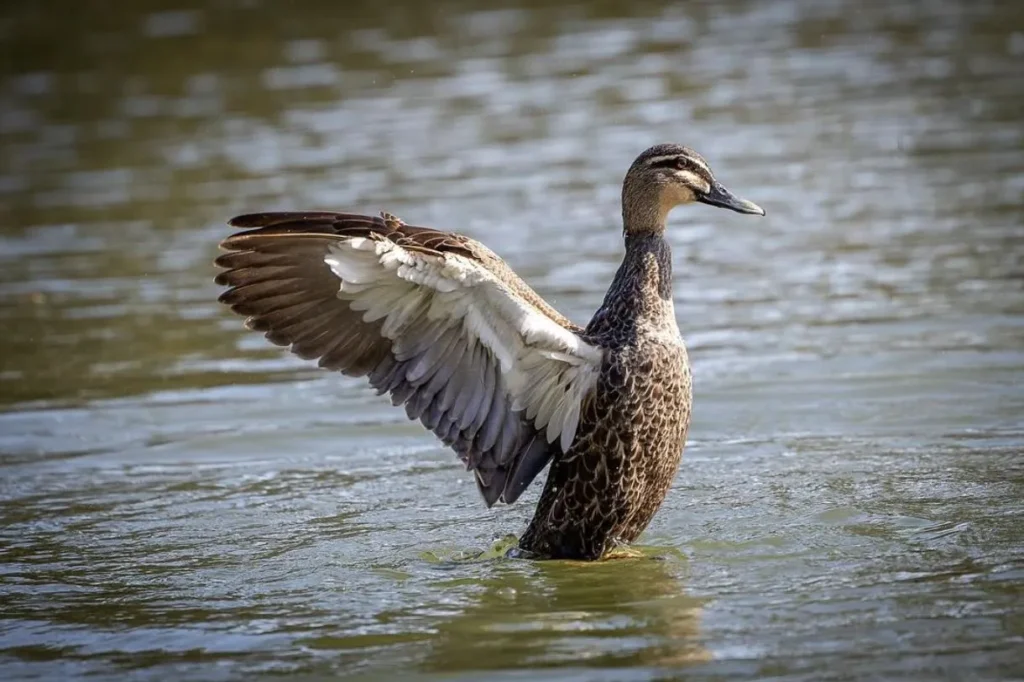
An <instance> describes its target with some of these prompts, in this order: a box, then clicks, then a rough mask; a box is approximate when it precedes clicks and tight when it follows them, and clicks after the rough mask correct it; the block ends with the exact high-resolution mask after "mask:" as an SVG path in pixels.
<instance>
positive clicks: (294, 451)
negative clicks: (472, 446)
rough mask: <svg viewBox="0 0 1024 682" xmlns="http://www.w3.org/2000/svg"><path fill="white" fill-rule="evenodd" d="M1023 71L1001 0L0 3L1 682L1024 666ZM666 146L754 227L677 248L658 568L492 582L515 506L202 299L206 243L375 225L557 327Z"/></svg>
mask: <svg viewBox="0 0 1024 682" xmlns="http://www.w3.org/2000/svg"><path fill="white" fill-rule="evenodd" d="M1022 62H1024V4H1021V3H1014V2H1009V1H1008V0H1006V1H1001V2H1000V1H996V0H975V1H972V2H968V1H967V0H962V1H956V0H945V1H943V0H932V1H928V0H918V1H913V0H896V1H894V2H879V1H870V2H858V1H855V0H824V1H818V0H813V1H812V0H771V1H755V0H717V1H715V2H711V1H707V2H686V3H682V2H679V3H671V2H645V1H632V2H617V1H608V2H554V3H546V2H543V3H542V2H534V1H533V0H518V1H517V0H495V2H489V3H484V2H480V1H477V2H472V1H469V0H448V1H443V0H442V1H440V2H411V1H404V0H398V1H395V2H357V1H355V0H352V1H349V2H345V3H338V2H315V1H312V0H310V1H306V2H303V1H295V2H287V3H286V2H273V1H271V0H210V1H209V2H198V1H195V0H105V1H103V0H95V1H93V2H71V1H70V0H67V1H60V0H49V1H42V2H34V1H33V2H29V1H27V0H8V1H7V2H5V3H4V4H3V7H2V9H0V329H2V332H0V676H2V677H3V678H4V679H10V680H15V679H29V678H33V679H41V678H59V679H67V678H69V677H75V676H79V675H85V674H89V675H93V676H95V679H105V678H115V677H116V678H118V679H168V678H172V679H181V680H184V679H203V680H213V679H252V678H253V677H254V676H259V675H282V674H289V675H292V676H297V677H302V676H308V677H313V676H326V675H330V676H347V677H351V678H366V679H370V678H380V679H392V678H394V677H395V676H399V677H401V679H438V678H439V677H449V676H460V675H461V676H465V678H466V679H480V678H481V676H483V677H487V678H488V679H512V678H513V677H514V676H515V675H516V674H521V672H522V671H523V670H524V669H525V670H528V671H532V673H531V674H533V675H534V676H537V677H540V678H542V679H566V680H569V679H587V680H598V679H609V680H612V679H614V680H624V679H629V680H633V679H636V680H643V679H660V678H664V677H666V676H669V677H671V676H677V675H680V674H684V673H683V671H684V670H685V675H686V676H687V678H688V679H708V680H710V679H716V680H717V679H786V680H790V679H792V680H797V679H800V680H804V679H814V680H823V679H854V678H866V677H873V678H888V679H893V678H900V679H920V680H935V679H943V678H948V679H957V680H960V679H1000V678H1004V679H1010V678H1014V677H1017V678H1019V677H1021V676H1024V663H1022V661H1024V656H1022V653H1021V652H1022V651H1024V606H1022V604H1024V508H1022V506H1021V500H1022V499H1024V454H1022V451H1024V123H1022V121H1024V87H1022V86H1024V79H1022V76H1021V74H1022V73H1024V71H1022ZM667 141H674V142H679V143H683V144H686V145H689V146H691V147H694V148H695V149H697V150H698V151H699V152H701V153H702V154H703V155H704V156H705V157H706V158H707V159H708V161H709V163H710V164H711V167H712V168H713V169H714V170H715V171H716V173H717V175H718V177H719V179H720V180H721V181H722V182H723V183H724V184H725V185H726V186H727V187H729V188H730V189H732V190H733V191H735V192H736V193H737V194H739V195H741V196H743V197H746V198H749V199H751V200H753V201H755V202H757V203H758V204H760V205H761V206H763V207H764V208H765V209H766V210H767V217H766V218H764V219H754V218H750V217H744V216H738V215H734V214H728V213H727V212H724V211H716V210H713V209H710V208H708V207H703V206H697V207H687V208H683V209H680V210H677V211H676V212H675V213H674V214H673V218H672V229H671V233H670V237H669V238H670V242H671V243H672V245H673V249H674V260H675V277H676V282H675V285H676V288H675V291H676V310H677V315H678V318H679V323H680V327H681V328H682V330H683V333H684V336H685V338H686V340H687V343H688V345H689V347H690V350H691V359H692V361H693V364H694V376H695V391H696V407H695V411H694V416H693V420H694V421H693V425H692V428H691V433H690V442H689V445H688V446H687V450H686V454H685V456H684V462H683V468H682V470H681V472H680V475H679V477H678V479H677V481H676V484H675V488H674V489H673V491H672V492H671V493H670V496H669V498H668V500H667V501H666V503H665V506H664V507H663V508H662V511H661V512H660V514H659V515H658V516H657V517H656V519H655V521H654V523H653V524H652V526H651V528H650V529H649V530H648V532H647V533H646V534H645V536H644V537H643V538H642V544H643V545H644V546H645V548H644V551H645V553H647V554H648V555H649V557H651V558H649V559H645V560H637V561H625V562H608V563H605V564H602V565H599V566H577V565H572V564H562V563H542V564H535V563H527V562H518V561H508V560H502V559H500V558H498V556H497V554H498V553H497V552H496V551H493V550H491V549H490V548H491V547H492V545H493V544H494V543H495V541H496V540H498V539H499V538H501V537H502V536H505V535H507V534H514V533H519V532H521V531H522V529H523V528H524V526H525V523H526V521H527V520H528V518H529V515H530V513H531V512H532V506H533V504H534V502H535V500H536V495H537V492H538V491H537V489H533V490H531V491H528V493H527V494H526V495H524V498H523V500H522V501H521V502H520V503H518V504H517V505H515V506H513V507H509V508H495V509H493V510H487V509H485V508H484V507H483V505H482V504H481V503H480V501H479V499H478V496H477V493H476V491H475V487H474V485H473V483H472V480H471V478H470V477H469V476H467V475H466V474H465V472H463V471H462V469H461V467H460V466H459V465H458V462H457V460H456V458H455V457H454V456H453V455H452V453H451V452H450V451H448V450H445V449H444V448H442V447H441V446H440V445H439V444H438V443H436V442H435V441H434V440H433V439H432V437H430V436H429V434H427V433H426V432H424V431H423V430H422V429H421V428H420V427H419V426H417V425H416V424H412V423H409V422H407V421H406V420H405V418H404V414H403V413H402V411H400V410H395V409H393V408H391V407H390V406H389V403H388V402H387V401H386V400H384V399H379V398H374V397H373V394H372V392H371V391H369V390H368V389H367V388H366V387H364V386H363V382H362V381H358V380H351V379H348V378H345V377H342V376H339V375H331V374H328V373H324V372H319V371H317V370H315V369H314V368H313V367H311V366H310V365H309V364H308V363H303V362H302V361H300V360H298V359H296V358H294V357H292V356H290V355H287V354H286V353H285V352H284V351H282V350H281V349H278V348H275V347H273V346H271V345H270V344H269V343H267V342H266V341H265V340H264V339H262V337H260V336H259V335H258V334H253V333H248V332H246V331H245V330H244V329H243V328H242V325H241V320H240V319H238V318H236V317H233V316H231V315H230V314H229V313H228V312H227V311H226V310H224V309H222V307H220V306H218V304H217V303H216V298H217V295H218V294H219V291H218V289H217V287H216V286H214V285H213V283H212V278H213V276H214V274H215V272H214V268H213V267H212V260H213V258H214V257H215V256H216V254H217V249H216V245H217V242H218V241H219V240H220V239H222V238H223V237H224V236H226V235H227V234H228V233H229V229H228V228H227V227H226V225H225V221H226V220H227V219H228V218H230V217H231V216H232V215H235V214H238V213H242V212H249V211H256V210H269V209H328V210H330V209H336V210H348V211H358V212H367V213H376V212H377V211H379V210H382V209H384V210H388V211H391V212H393V213H396V214H398V215H399V216H401V217H402V218H404V219H405V220H407V221H409V222H412V223H417V224H424V225H431V226H436V227H440V228H445V229H451V230H456V231H460V232H463V233H465V234H469V235H471V236H473V237H476V238H478V239H480V240H482V241H484V242H486V243H487V244H488V245H489V246H491V247H492V248H493V249H494V250H495V251H497V252H498V253H499V254H501V255H502V256H503V257H505V258H506V259H507V260H508V262H509V263H510V264H511V265H512V266H513V267H514V268H515V269H516V270H517V271H518V272H520V273H521V274H522V275H523V277H524V278H525V279H526V280H527V281H528V282H529V283H530V284H531V285H533V286H534V287H535V288H536V289H537V290H538V291H539V293H540V294H541V295H543V296H545V297H546V298H547V299H548V300H549V301H551V302H552V303H553V304H554V305H555V306H556V307H557V308H558V309H559V310H560V311H561V312H563V313H565V314H566V315H568V316H569V317H571V318H572V319H574V320H575V321H577V322H580V323H585V322H586V320H587V319H588V317H589V315H590V314H591V313H592V312H593V311H594V310H595V309H596V307H597V306H598V305H599V304H600V301H601V299H602V298H603V295H604V291H605V288H606V287H607V285H608V283H609V281H610V278H611V276H612V274H613V272H614V270H615V268H616V267H617V264H618V262H619V259H620V258H621V254H622V246H621V236H620V234H619V230H620V219H619V205H618V201H619V191H620V183H621V179H622V176H623V174H624V173H625V170H626V168H627V167H628V165H629V163H630V162H631V161H632V160H633V158H635V156H636V155H637V154H639V153H640V152H641V151H642V150H643V149H645V148H646V147H648V146H650V145H652V144H655V143H659V142H667ZM481 552H482V553H483V554H481Z"/></svg>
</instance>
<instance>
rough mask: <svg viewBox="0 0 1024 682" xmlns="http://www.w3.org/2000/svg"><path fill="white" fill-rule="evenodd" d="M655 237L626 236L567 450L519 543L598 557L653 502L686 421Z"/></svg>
mask: <svg viewBox="0 0 1024 682" xmlns="http://www.w3.org/2000/svg"><path fill="white" fill-rule="evenodd" d="M671 281H672V257H671V252H670V250H669V246H668V244H667V243H666V242H665V241H664V239H663V238H662V237H661V236H659V235H642V236H627V238H626V257H625V259H624V260H623V263H622V265H621V266H620V268H619V271H618V273H617V274H616V276H615V279H614V281H613V282H612V286H611V288H610V289H609V290H608V293H607V295H606V297H605V300H604V304H603V305H602V306H601V308H600V309H599V310H598V311H597V313H596V314H595V315H594V318H593V319H592V320H591V322H590V324H589V325H587V328H586V331H585V332H584V336H585V337H586V338H587V339H588V340H591V341H592V342H594V343H597V344H598V345H600V346H601V347H602V348H605V349H606V353H605V360H604V365H603V366H602V367H601V373H600V375H599V377H598V381H597V386H596V388H595V391H594V394H593V396H592V397H591V399H590V400H589V401H587V403H586V405H585V408H584V410H583V416H582V419H581V421H580V425H579V428H578V430H577V432H576V434H577V435H576V441H575V442H574V443H573V446H572V447H571V448H570V449H569V451H568V452H566V453H564V454H563V455H562V456H560V457H558V458H556V459H555V460H554V461H553V462H552V464H551V470H550V472H549V473H548V478H547V482H546V483H545V485H544V492H543V493H542V494H541V499H540V503H539V504H538V505H537V512H536V513H535V514H534V516H533V520H532V521H531V522H530V525H529V527H528V528H527V530H526V533H525V534H524V535H523V537H522V539H521V540H520V547H521V548H522V549H523V550H525V551H527V552H530V553H533V554H536V555H538V556H555V557H572V558H582V559H596V558H598V557H600V556H601V555H603V554H604V553H605V552H606V551H607V550H608V549H610V548H611V547H612V546H613V545H615V544H620V543H627V542H632V541H633V540H635V539H636V538H637V536H639V535H640V533H641V532H643V530H644V529H645V528H646V527H647V524H648V523H649V522H650V520H651V518H652V517H653V516H654V513H655V512H656V511H657V510H658V507H659V506H661V502H662V500H663V499H664V498H665V494H666V493H667V492H668V489H669V486H670V485H671V484H672V480H673V478H675V475H676V471H677V470H678V469H679V462H680V460H681V458H682V454H683V446H684V444H685V442H686V433H687V430H688V429H689V425H690V405H691V402H692V389H691V382H690V363H689V360H688V359H687V354H686V347H685V346H684V344H683V340H682V338H681V337H680V335H679V328H678V327H677V326H676V319H675V313H674V310H673V306H672V300H671V295H672V287H671Z"/></svg>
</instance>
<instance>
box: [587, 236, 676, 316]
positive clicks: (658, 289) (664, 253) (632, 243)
mask: <svg viewBox="0 0 1024 682" xmlns="http://www.w3.org/2000/svg"><path fill="white" fill-rule="evenodd" d="M637 325H643V326H646V327H653V328H659V329H667V330H675V331H676V332H677V333H678V327H677V326H676V317H675V309H674V307H673V305H672V250H671V248H669V245H668V242H667V241H665V238H664V237H663V234H662V232H661V231H660V230H657V231H656V230H651V231H645V232H641V233H632V232H630V233H627V234H626V255H625V256H624V257H623V259H622V264H621V265H620V266H619V270H618V272H616V273H615V278H614V279H613V280H612V283H611V286H610V287H609V288H608V293H607V294H605V299H604V303H603V304H602V305H601V308H600V309H599V310H598V312H597V314H596V315H595V316H594V319H593V320H592V321H591V323H590V325H589V326H588V328H587V331H588V332H591V333H597V334H599V333H601V332H603V331H606V330H607V329H611V328H616V327H618V328H624V327H627V326H628V327H636V326H637Z"/></svg>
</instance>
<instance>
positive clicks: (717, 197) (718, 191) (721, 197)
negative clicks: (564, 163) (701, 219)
mask: <svg viewBox="0 0 1024 682" xmlns="http://www.w3.org/2000/svg"><path fill="white" fill-rule="evenodd" d="M697 201H699V202H701V203H702V204H708V205H709V206H718V207H719V208H727V209H729V210H730V211H736V212H737V213H749V214H751V215H764V209H763V208H761V207H760V206H758V205H757V204H755V203H754V202H753V201H747V200H746V199H740V198H739V197H738V196H736V195H735V194H733V193H732V192H730V191H729V190H727V189H726V188H725V187H722V185H721V184H719V183H717V182H716V183H714V184H713V185H711V189H710V190H708V191H707V192H706V193H705V194H698V195H697Z"/></svg>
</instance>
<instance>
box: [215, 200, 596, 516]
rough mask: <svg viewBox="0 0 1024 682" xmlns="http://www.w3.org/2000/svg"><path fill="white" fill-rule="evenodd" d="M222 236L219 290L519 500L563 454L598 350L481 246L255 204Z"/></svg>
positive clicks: (499, 491)
mask: <svg viewBox="0 0 1024 682" xmlns="http://www.w3.org/2000/svg"><path fill="white" fill-rule="evenodd" d="M231 225H233V226H235V227H241V228H251V229H247V230H246V231H243V232H238V233H237V234H234V235H232V236H231V237H228V238H227V239H225V240H224V241H223V242H222V243H221V247H222V248H223V249H225V250H226V251H227V253H225V254H223V255H221V256H220V257H219V258H218V259H217V261H216V263H217V265H218V266H220V267H221V268H224V270H223V271H222V272H221V273H220V274H219V275H218V276H217V279H216V281H217V283H218V284H221V285H225V286H227V287H228V289H227V291H225V292H224V293H223V294H222V295H221V297H220V300H221V301H222V302H223V303H226V304H228V305H230V306H231V309H232V310H234V311H235V312H236V313H238V314H240V315H244V316H245V317H246V318H247V319H246V325H247V326H248V327H249V328H251V329H254V330H257V331H262V332H265V333H266V337H267V338H268V339H269V340H270V341H272V342H273V343H276V344H278V345H282V346H290V347H291V350H292V351H293V352H294V353H296V354H297V355H299V356H300V357H303V358H306V359H319V364H320V366H321V367H325V368H328V369H335V370H340V371H341V372H344V373H345V374H348V375H352V376H366V375H368V377H369V381H370V384H371V385H372V386H373V387H374V388H376V389H377V391H378V393H385V392H387V393H390V394H391V399H392V402H393V403H394V404H395V405H399V404H404V405H405V409H406V413H407V414H408V415H409V418H410V419H417V418H418V419H420V421H422V422H423V424H424V425H425V426H426V427H427V428H428V429H430V430H432V431H433V432H434V433H435V434H436V435H437V436H438V437H439V438H440V439H441V440H442V441H443V442H444V443H445V444H446V445H450V446H451V447H452V448H453V449H454V450H455V452H456V453H457V454H458V455H459V457H460V458H461V459H462V461H463V462H464V463H465V464H466V466H467V468H469V469H472V470H473V471H474V472H475V473H476V479H477V484H478V485H479V488H480V491H481V493H482V494H483V496H484V499H485V500H486V502H487V504H488V506H490V505H491V504H493V503H494V502H495V501H498V500H501V501H503V502H508V503H511V502H514V501H515V500H516V498H518V497H519V494H520V493H521V492H522V491H523V490H524V489H525V488H526V487H527V486H528V485H529V484H530V482H531V481H532V480H533V479H534V477H536V475H537V474H538V473H540V471H541V469H543V468H544V466H545V465H546V464H547V462H548V461H549V460H550V459H551V457H552V456H554V455H555V454H556V452H557V451H558V450H561V451H562V452H566V451H568V449H569V447H570V445H571V444H572V442H573V439H574V437H575V435H576V427H577V425H578V423H579V416H580V410H581V406H582V403H583V401H584V400H585V399H586V398H587V396H588V395H589V394H590V393H591V392H592V390H593V387H594V383H595V381H596V378H597V374H598V371H599V368H600V365H601V359H602V350H601V348H600V347H598V346H594V345H591V344H589V343H587V342H586V341H584V340H583V339H582V338H581V337H580V335H579V334H580V332H581V329H580V328H579V327H577V326H575V325H573V324H572V323H570V322H569V321H568V320H566V319H565V318H564V317H562V316H561V315H559V314H558V313H557V312H555V311H554V310H553V309H552V308H551V307H550V306H548V305H547V303H545V302H544V301H543V300H542V299H541V298H540V297H539V296H538V295H537V294H536V293H535V292H534V291H533V290H532V289H530V288H529V287H528V286H526V284H525V283H523V281H522V280H521V279H519V277H518V276H516V275H515V273H513V272H512V271H511V269H509V268H508V267H507V266H506V265H505V264H504V262H503V261H501V259H499V258H498V257H497V256H495V255H494V254H493V253H492V252H491V251H490V250H489V249H487V248H486V247H484V246H483V245H482V244H480V243H479V242H476V241H474V240H472V239H469V238H467V237H464V236H461V235H456V234H451V233H447V232H439V231H437V230H431V229H428V228H421V227H413V226H410V225H405V224H404V223H403V222H402V221H401V220H399V219H397V218H395V217H394V216H391V215H388V214H382V216H381V217H373V216H363V215H352V214H341V213H263V214H253V215H245V216H240V217H237V218H234V219H233V220H232V221H231Z"/></svg>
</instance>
